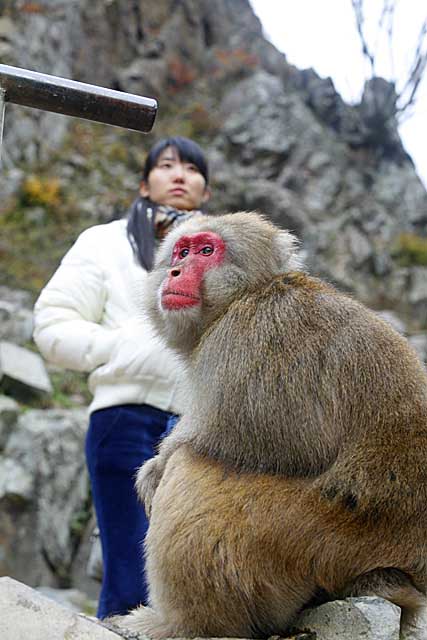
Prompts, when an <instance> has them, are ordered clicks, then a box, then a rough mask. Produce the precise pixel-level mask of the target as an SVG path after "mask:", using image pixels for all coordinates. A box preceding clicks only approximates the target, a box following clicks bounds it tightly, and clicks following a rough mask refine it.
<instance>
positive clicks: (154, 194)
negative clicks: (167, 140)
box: [140, 147, 210, 211]
mask: <svg viewBox="0 0 427 640" xmlns="http://www.w3.org/2000/svg"><path fill="white" fill-rule="evenodd" d="M140 193H141V195H142V196H144V197H145V198H150V200H152V201H153V202H155V203H156V204H165V205H168V206H171V207H174V208H176V209H183V210H184V211H191V210H192V209H199V208H200V207H201V205H202V204H203V203H204V202H206V201H207V200H209V197H210V191H209V188H207V187H206V183H205V179H204V177H203V176H202V174H201V173H200V171H199V170H198V168H197V167H196V166H195V165H194V164H192V163H191V162H186V161H185V160H184V161H182V160H180V158H179V156H178V152H177V150H176V149H175V148H174V147H167V148H166V149H165V150H164V151H162V153H161V154H160V155H159V158H158V160H157V163H156V165H155V166H154V167H153V168H152V169H151V171H150V173H149V175H148V180H147V181H145V180H143V181H142V182H141V187H140Z"/></svg>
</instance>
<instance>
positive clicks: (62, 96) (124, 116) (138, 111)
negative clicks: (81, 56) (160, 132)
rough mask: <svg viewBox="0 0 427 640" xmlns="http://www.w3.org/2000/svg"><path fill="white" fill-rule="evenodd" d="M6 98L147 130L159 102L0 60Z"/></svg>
mask: <svg viewBox="0 0 427 640" xmlns="http://www.w3.org/2000/svg"><path fill="white" fill-rule="evenodd" d="M0 89H2V90H3V91H5V95H4V99H5V101H6V102H13V103H15V104H20V105H23V106H26V107H33V108H35V109H43V110H44V111H53V112H55V113H61V114H63V115H67V116H74V117H76V118H85V119H86V120H94V121H95V122H103V123H105V124H110V125H114V126H116V127H124V128H126V129H133V130H135V131H142V132H144V133H147V132H149V131H151V129H152V127H153V124H154V120H155V117H156V113H157V102H156V100H154V99H153V98H144V97H142V96H137V95H134V94H132V93H124V92H122V91H115V90H113V89H106V88H104V87H99V86H96V85H92V84H86V83H84V82H77V81H75V80H68V79H67V78H60V77H58V76H50V75H47V74H45V73H38V72H36V71H29V70H28V69H20V68H19V67H10V66H8V65H5V64H0Z"/></svg>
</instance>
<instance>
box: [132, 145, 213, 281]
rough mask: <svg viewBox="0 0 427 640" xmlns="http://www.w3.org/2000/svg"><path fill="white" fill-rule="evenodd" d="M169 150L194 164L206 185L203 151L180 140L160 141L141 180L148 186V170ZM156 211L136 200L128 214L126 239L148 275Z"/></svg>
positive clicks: (148, 202)
mask: <svg viewBox="0 0 427 640" xmlns="http://www.w3.org/2000/svg"><path fill="white" fill-rule="evenodd" d="M168 147H172V148H173V149H175V150H176V152H177V154H178V158H179V159H180V160H181V162H191V164H194V165H195V166H196V167H197V169H198V170H199V171H200V173H201V175H202V176H203V178H204V180H205V183H206V185H207V184H208V181H209V172H208V164H207V162H206V158H205V155H204V153H203V151H202V149H201V148H200V147H199V145H198V144H197V143H196V142H194V141H193V140H190V139H189V138H183V137H181V136H175V137H171V138H163V139H162V140H159V142H157V143H156V144H155V145H154V146H153V147H152V148H151V149H150V151H149V153H148V156H147V159H146V161H145V164H144V168H143V172H142V179H143V180H144V181H145V182H147V180H148V177H149V175H150V172H151V170H152V169H154V167H155V166H156V165H157V162H158V159H159V157H160V155H161V154H162V153H163V151H164V150H165V149H167V148H168ZM156 207H157V204H156V203H155V202H151V200H149V199H148V198H144V197H143V196H138V197H137V198H136V200H134V202H133V203H132V205H131V207H130V209H129V213H128V223H127V235H128V239H129V242H130V244H131V246H132V249H133V252H134V254H135V256H136V258H137V260H138V262H139V263H140V264H141V266H143V267H144V269H146V270H147V271H150V270H151V269H152V267H153V261H154V248H155V233H154V222H155V220H154V218H155V212H156Z"/></svg>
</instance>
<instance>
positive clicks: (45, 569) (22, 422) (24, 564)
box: [0, 409, 91, 587]
mask: <svg viewBox="0 0 427 640" xmlns="http://www.w3.org/2000/svg"><path fill="white" fill-rule="evenodd" d="M86 422H87V416H86V411H85V410H81V409H79V410H45V411H42V410H32V411H27V412H26V413H24V414H22V415H21V416H20V417H19V419H18V421H17V423H16V427H15V429H14V431H13V433H12V434H11V435H10V436H9V439H8V442H7V445H6V447H5V449H4V452H3V455H2V456H0V478H1V482H0V575H1V574H2V575H11V576H14V577H16V578H18V579H20V580H23V581H25V582H26V583H28V584H32V585H47V586H55V587H58V586H59V587H69V586H70V583H71V577H70V576H71V572H72V565H73V561H74V559H75V556H76V555H77V553H78V551H79V546H80V544H81V541H82V539H83V537H84V535H85V533H86V528H87V526H88V520H89V517H90V515H91V506H90V498H89V481H88V475H87V471H86V464H85V459H84V453H83V452H84V437H85V432H86Z"/></svg>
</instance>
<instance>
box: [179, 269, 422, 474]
mask: <svg viewBox="0 0 427 640" xmlns="http://www.w3.org/2000/svg"><path fill="white" fill-rule="evenodd" d="M218 354H220V366H219V367H217V368H216V369H215V370H212V368H211V369H210V368H209V367H210V363H211V362H214V361H217V360H218ZM192 384H193V385H195V397H196V398H197V399H198V400H197V402H196V405H195V407H194V411H196V412H197V413H201V415H203V416H208V417H207V418H205V417H204V419H203V423H204V424H203V426H202V428H201V432H200V435H199V437H196V439H195V445H196V450H198V451H199V452H200V453H206V454H208V455H210V456H212V457H213V458H215V459H219V460H223V461H225V462H228V463H230V464H231V465H232V466H237V467H241V468H243V469H246V470H248V471H262V472H267V473H278V474H280V475H285V476H305V477H307V476H318V475H320V474H322V473H323V472H325V471H326V470H327V469H329V468H330V467H331V466H332V465H333V464H334V462H335V461H336V460H337V457H338V454H339V452H340V451H343V450H344V449H346V448H347V447H351V449H352V455H355V456H357V455H358V451H359V450H360V455H363V456H365V457H366V456H369V451H370V450H371V449H372V450H375V451H378V447H380V448H381V451H383V452H384V455H385V456H389V455H393V456H394V455H395V453H396V449H399V450H402V447H403V448H404V449H408V450H409V451H410V454H408V455H409V457H410V456H411V455H413V454H414V447H415V446H417V447H418V451H421V452H422V455H424V456H427V378H426V374H425V371H424V370H423V368H422V366H421V364H420V362H419V361H418V358H417V356H416V354H415V352H414V351H413V350H412V348H411V347H410V345H409V344H408V342H407V341H406V340H405V339H404V338H402V337H401V336H400V335H399V334H397V332H395V331H394V330H393V329H392V328H391V327H389V326H388V324H386V323H385V322H384V321H383V320H381V319H380V318H378V317H377V316H376V315H375V314H374V313H373V312H372V311H370V310H368V309H367V308H366V307H364V306H363V305H361V304H360V303H358V302H356V301H355V300H353V299H351V298H350V297H348V296H345V295H343V294H341V293H339V292H338V291H336V290H335V289H334V288H333V287H331V286H329V285H327V284H325V283H323V282H322V281H320V280H318V279H315V278H311V277H309V276H307V275H305V274H303V273H288V274H284V275H282V276H279V277H277V278H275V279H274V280H273V281H272V282H271V283H269V284H267V285H266V286H263V287H262V288H260V289H258V290H257V291H252V292H249V293H247V294H246V295H245V296H244V297H242V298H240V299H238V300H236V301H235V302H234V303H233V304H231V305H230V307H229V308H228V310H227V311H226V312H225V313H224V314H223V316H222V317H221V318H220V319H219V320H217V321H216V322H215V323H214V325H213V326H212V327H211V328H210V330H208V331H207V332H206V333H205V335H204V337H203V339H202V342H201V344H200V345H199V348H198V350H197V354H196V357H195V359H194V375H193V379H192ZM376 455H377V454H376ZM399 455H403V452H402V451H401V453H399ZM415 458H416V455H415ZM376 463H377V464H379V461H378V460H377V461H376ZM408 463H409V460H408Z"/></svg>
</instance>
